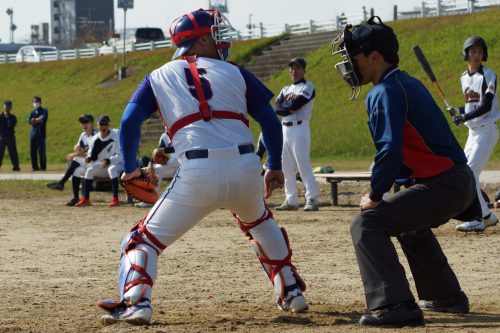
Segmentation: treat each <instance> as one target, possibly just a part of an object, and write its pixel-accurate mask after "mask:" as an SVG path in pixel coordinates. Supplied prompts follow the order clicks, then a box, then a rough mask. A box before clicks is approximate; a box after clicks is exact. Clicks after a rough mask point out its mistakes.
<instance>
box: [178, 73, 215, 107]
mask: <svg viewBox="0 0 500 333" xmlns="http://www.w3.org/2000/svg"><path fill="white" fill-rule="evenodd" d="M184 73H185V74H186V81H187V84H188V86H189V92H190V93H191V95H193V97H194V98H196V99H198V94H197V93H196V87H195V85H194V80H193V74H191V71H190V70H189V68H184ZM198 73H200V81H201V86H202V88H203V94H204V95H205V99H206V100H209V99H210V98H212V96H213V95H214V93H213V91H212V87H211V86H210V82H209V81H208V80H207V78H206V77H205V76H204V75H206V74H207V70H206V69H205V68H198Z"/></svg>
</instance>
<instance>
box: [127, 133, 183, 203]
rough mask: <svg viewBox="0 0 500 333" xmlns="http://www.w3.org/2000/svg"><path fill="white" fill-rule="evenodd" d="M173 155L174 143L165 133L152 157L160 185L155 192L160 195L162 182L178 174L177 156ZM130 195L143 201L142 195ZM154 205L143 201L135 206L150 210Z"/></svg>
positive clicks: (154, 171)
mask: <svg viewBox="0 0 500 333" xmlns="http://www.w3.org/2000/svg"><path fill="white" fill-rule="evenodd" d="M172 153H174V147H172V142H171V141H170V138H169V137H168V135H167V133H163V134H162V136H161V137H160V142H159V144H158V147H157V148H155V150H153V156H152V161H153V165H152V167H153V170H152V172H153V173H154V174H155V175H156V176H157V177H158V184H157V186H156V188H155V191H156V192H158V193H159V192H160V185H161V182H162V180H163V179H165V178H173V177H174V175H175V173H176V172H177V169H178V168H179V162H178V161H177V156H175V155H174V154H172ZM169 154H171V155H169ZM129 195H131V196H132V197H134V198H135V199H137V200H141V197H140V195H138V196H137V195H134V194H132V193H129ZM153 203H154V202H153ZM153 203H149V202H144V201H141V202H138V203H136V204H135V206H136V207H139V208H148V207H151V206H152V204H153Z"/></svg>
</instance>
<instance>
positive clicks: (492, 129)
mask: <svg viewBox="0 0 500 333" xmlns="http://www.w3.org/2000/svg"><path fill="white" fill-rule="evenodd" d="M497 141H498V128H497V125H496V124H495V123H491V124H487V125H484V126H482V127H477V128H470V129H469V137H468V138H467V143H466V144H465V148H464V152H465V156H466V157H467V164H468V165H469V167H470V168H471V169H472V172H473V173H474V177H475V179H476V188H477V196H478V198H479V202H480V203H481V209H482V211H483V217H484V216H487V215H488V214H490V209H489V208H488V204H487V203H486V201H485V200H484V198H483V196H482V194H481V184H480V183H479V175H480V174H481V172H482V171H483V169H484V167H485V166H486V163H488V160H489V159H490V156H491V153H492V152H493V148H495V144H496V143H497Z"/></svg>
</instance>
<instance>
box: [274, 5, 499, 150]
mask: <svg viewBox="0 0 500 333" xmlns="http://www.w3.org/2000/svg"><path fill="white" fill-rule="evenodd" d="M499 14H500V9H494V10H489V11H485V12H481V13H474V14H469V15H457V16H445V17H439V18H425V19H413V20H404V21H398V22H392V23H390V25H391V26H392V27H393V28H394V31H395V32H396V34H397V36H398V39H399V42H400V59H401V61H400V67H401V69H402V70H404V71H407V72H408V73H409V74H410V75H412V76H415V77H416V78H418V79H420V80H421V81H422V82H423V83H424V84H425V85H426V86H427V87H428V89H429V91H430V92H431V93H432V95H433V96H434V98H435V99H436V101H437V102H438V104H439V105H440V106H442V108H443V109H445V107H444V102H443V101H442V99H441V98H440V96H439V94H438V92H437V89H436V88H435V87H434V86H433V85H432V83H431V82H430V80H429V79H428V78H427V76H426V74H425V73H424V71H423V70H422V68H421V66H420V64H419V63H418V62H417V60H416V58H415V56H414V55H413V51H412V47H413V46H414V45H415V44H419V45H420V47H421V48H422V50H423V51H424V53H425V55H426V57H427V59H428V60H429V62H430V63H431V66H432V68H433V70H434V73H435V75H436V76H437V78H438V80H439V82H440V85H441V87H442V88H443V89H444V91H445V94H446V95H447V97H448V100H449V101H450V102H451V103H452V104H453V105H463V103H464V102H463V95H462V93H461V86H460V76H461V74H462V73H463V72H464V71H465V70H466V69H467V64H466V62H464V61H463V60H462V55H461V51H462V45H463V42H464V41H465V39H466V38H467V37H469V36H471V35H474V34H478V35H481V36H482V37H483V38H484V39H485V40H486V42H487V44H488V53H489V59H488V61H487V62H486V63H485V65H486V66H488V67H490V68H492V69H493V70H494V71H496V72H497V74H500V45H499V43H500V39H499V38H500V35H498V29H493V28H492V27H494V26H498V25H500V16H499ZM332 37H333V36H332ZM329 51H330V49H329V45H324V46H322V47H320V48H319V49H317V50H315V51H314V52H311V53H310V54H307V55H306V57H305V58H306V60H307V63H308V65H307V67H308V68H307V72H306V78H307V79H308V80H310V81H311V82H313V84H314V85H315V87H316V100H315V104H314V111H313V116H312V119H311V136H312V147H311V150H312V157H313V160H322V159H331V160H341V159H361V160H365V159H366V160H370V159H371V158H372V156H373V154H374V152H375V150H374V147H373V144H372V141H371V138H370V134H369V131H368V126H367V124H366V122H367V116H366V111H365V110H366V109H365V104H364V99H365V97H366V94H367V92H368V90H369V89H370V87H371V85H369V86H368V85H367V86H364V87H363V88H362V93H361V95H360V96H359V98H358V99H357V100H356V101H354V102H352V101H350V100H349V98H348V97H349V96H350V88H349V87H348V86H347V84H346V83H345V82H344V81H342V80H341V79H340V77H339V75H338V74H337V73H336V70H335V68H334V66H335V62H336V61H338V60H337V58H335V57H332V56H330V55H329ZM289 82H290V78H289V75H288V71H287V70H286V69H285V70H283V72H281V73H279V74H278V75H276V76H274V77H273V78H272V79H271V80H270V81H268V82H267V84H268V86H269V87H270V88H271V90H273V91H274V92H275V93H278V92H279V91H280V89H281V88H282V87H283V86H284V85H286V84H289ZM450 124H451V125H452V126H451V127H452V130H453V132H454V133H455V135H456V136H457V139H458V140H459V142H460V143H461V144H462V146H463V145H464V144H465V141H466V139H467V135H468V130H467V128H465V127H461V128H456V127H455V125H453V124H452V123H451V121H450ZM492 159H493V160H500V146H497V147H496V149H495V150H494V152H493V155H492Z"/></svg>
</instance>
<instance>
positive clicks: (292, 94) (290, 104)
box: [275, 58, 319, 211]
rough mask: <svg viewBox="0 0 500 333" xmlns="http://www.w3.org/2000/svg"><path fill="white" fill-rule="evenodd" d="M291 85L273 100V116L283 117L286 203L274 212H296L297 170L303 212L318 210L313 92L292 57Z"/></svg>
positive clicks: (300, 63)
mask: <svg viewBox="0 0 500 333" xmlns="http://www.w3.org/2000/svg"><path fill="white" fill-rule="evenodd" d="M288 65H289V66H290V76H291V78H292V82H293V83H292V84H291V85H289V86H285V87H284V88H283V89H282V90H281V92H280V94H279V95H278V97H277V98H276V104H275V110H276V113H277V114H279V115H281V116H283V118H282V124H283V174H284V175H285V201H284V202H283V204H281V205H280V206H278V207H275V209H276V210H297V209H298V208H299V206H298V204H299V201H298V196H297V178H296V170H297V169H298V171H299V173H300V177H301V178H302V182H303V183H304V186H305V188H306V193H305V197H306V204H305V206H304V210H305V211H312V210H318V209H319V205H318V184H317V183H316V178H315V177H314V174H313V172H312V167H311V159H310V156H309V155H310V152H311V129H310V127H309V120H310V119H311V114H312V110H313V105H314V97H315V96H316V91H315V89H314V86H313V84H312V83H311V82H310V81H306V80H305V79H304V75H305V70H306V62H305V60H304V59H302V58H294V59H292V60H291V61H290V63H289V64H288Z"/></svg>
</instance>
